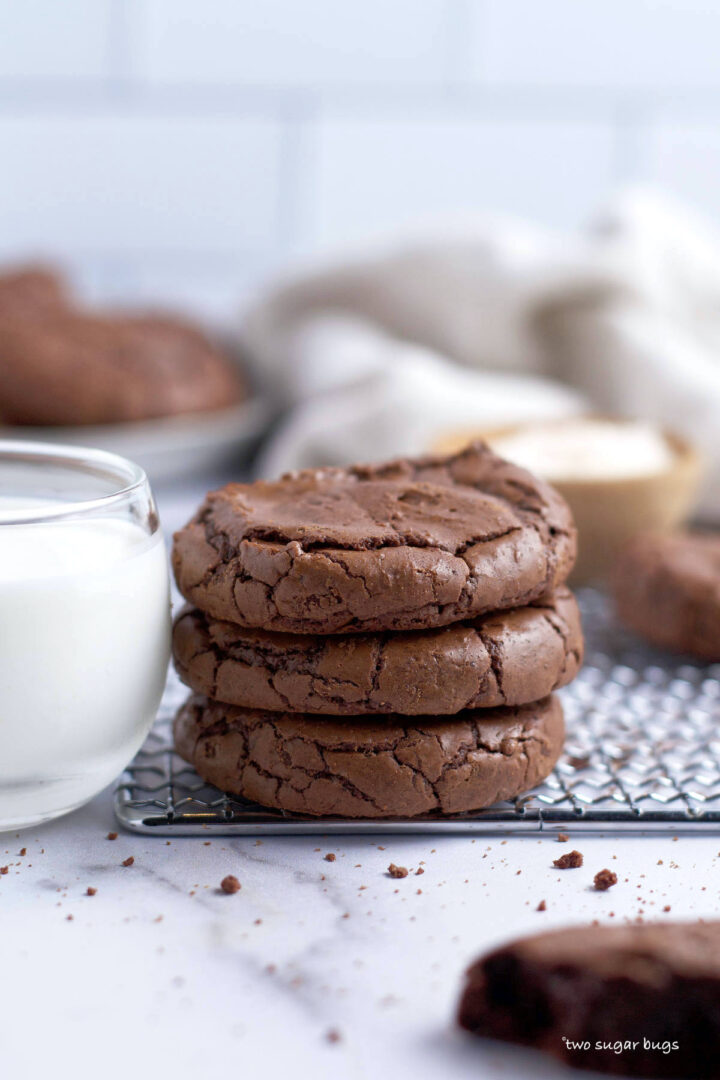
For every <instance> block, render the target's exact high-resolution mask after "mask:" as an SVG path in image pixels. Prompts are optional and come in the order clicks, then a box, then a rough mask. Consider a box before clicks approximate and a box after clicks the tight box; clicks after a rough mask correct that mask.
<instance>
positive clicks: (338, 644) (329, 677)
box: [173, 587, 583, 716]
mask: <svg viewBox="0 0 720 1080" xmlns="http://www.w3.org/2000/svg"><path fill="white" fill-rule="evenodd" d="M582 647H583V642H582V632H581V628H580V613H579V612H578V608H577V604H576V602H575V598H574V597H573V595H572V593H571V592H570V590H569V589H567V588H564V587H561V588H560V589H558V591H557V593H555V595H554V596H553V597H551V598H550V599H549V600H548V601H546V602H542V601H537V602H536V603H535V604H534V605H532V606H530V607H525V608H516V609H515V610H513V611H505V612H500V613H496V614H492V615H484V616H481V617H479V618H477V619H473V620H472V621H470V622H463V623H455V624H454V625H453V626H448V627H443V628H441V629H437V630H415V631H412V630H411V631H407V632H405V633H396V634H391V633H386V634H343V635H334V636H328V637H314V636H311V635H308V634H304V635H303V634H277V633H273V632H272V631H269V630H252V629H243V628H242V627H239V626H236V625H235V624H233V623H228V622H221V621H218V620H216V619H213V618H211V617H210V616H207V615H204V614H203V613H202V612H200V611H197V610H189V611H188V610H185V611H183V612H181V614H180V615H179V616H178V618H177V620H176V622H175V626H174V628H173V654H174V657H175V666H176V668H177V670H178V673H179V675H180V677H181V679H182V680H183V682H185V683H187V685H188V686H189V687H191V689H192V690H194V691H195V692H196V693H199V694H205V695H206V696H207V697H209V698H212V699H213V700H215V701H223V702H225V703H226V704H229V705H241V706H243V707H244V708H248V709H271V710H277V711H280V712H284V711H286V710H288V711H291V712H309V713H327V714H330V715H334V716H357V715H360V714H374V713H389V712H395V713H402V714H403V715H404V716H417V715H423V714H431V713H436V714H452V713H457V712H460V711H461V710H462V709H477V708H486V707H488V706H497V705H523V704H525V703H526V702H530V701H539V700H540V698H544V697H546V696H547V695H548V694H549V693H551V691H553V690H555V689H557V688H558V687H560V686H564V685H565V684H566V683H569V682H570V681H571V680H572V679H574V678H575V675H576V674H577V671H578V668H579V666H580V663H581V661H582Z"/></svg>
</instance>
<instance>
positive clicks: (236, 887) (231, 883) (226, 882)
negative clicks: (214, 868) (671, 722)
mask: <svg viewBox="0 0 720 1080" xmlns="http://www.w3.org/2000/svg"><path fill="white" fill-rule="evenodd" d="M220 888H221V889H222V891H223V892H224V893H230V894H232V893H236V892H240V890H241V889H242V885H241V884H240V882H239V881H238V879H237V878H236V877H235V875H234V874H228V875H227V876H226V877H224V878H223V879H222V881H221V882H220Z"/></svg>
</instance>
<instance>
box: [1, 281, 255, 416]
mask: <svg viewBox="0 0 720 1080" xmlns="http://www.w3.org/2000/svg"><path fill="white" fill-rule="evenodd" d="M0 294H1V290H0ZM0 360H1V362H0V420H2V421H3V422H5V423H8V424H30V425H75V424H108V423H118V422H127V421H134V420H147V419H152V418H157V417H162V416H175V415H179V414H185V413H194V412H203V411H206V410H211V409H221V408H224V407H226V406H229V405H232V404H234V403H236V402H237V401H239V400H240V399H241V398H242V397H243V396H244V393H243V388H242V384H241V380H240V376H239V374H238V372H237V369H236V367H235V365H234V364H233V362H232V361H231V360H230V359H229V357H227V356H226V355H225V354H224V352H222V350H220V349H219V348H218V347H217V346H216V345H215V344H213V343H212V342H211V341H210V340H209V339H208V338H207V337H206V336H205V335H204V334H203V333H201V332H200V331H199V330H197V329H196V328H195V327H194V326H191V325H189V324H187V323H185V322H183V321H182V320H180V319H176V318H173V317H170V316H163V315H145V316H129V315H128V316H125V315H94V314H86V313H84V312H79V311H76V310H72V309H60V310H57V311H55V312H51V313H45V314H44V316H43V318H42V319H29V318H25V319H3V318H0Z"/></svg>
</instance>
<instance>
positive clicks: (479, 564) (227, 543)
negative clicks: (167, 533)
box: [173, 443, 576, 634]
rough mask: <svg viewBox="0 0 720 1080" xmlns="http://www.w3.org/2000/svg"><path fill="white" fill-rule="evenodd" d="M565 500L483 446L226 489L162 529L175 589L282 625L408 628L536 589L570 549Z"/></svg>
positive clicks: (546, 590)
mask: <svg viewBox="0 0 720 1080" xmlns="http://www.w3.org/2000/svg"><path fill="white" fill-rule="evenodd" d="M575 547H576V545H575V530H574V526H573V524H572V518H571V515H570V511H569V509H568V507H567V505H566V503H565V502H564V501H563V500H562V499H561V498H560V496H559V495H558V494H557V493H556V492H555V491H553V489H552V488H551V487H549V486H548V485H547V484H545V483H543V482H542V481H540V480H536V479H535V478H534V477H532V476H531V475H530V473H527V472H525V470H523V469H519V468H517V467H516V466H514V465H510V464H509V463H508V462H506V461H503V460H502V459H501V458H498V457H497V456H496V455H495V454H493V453H492V451H491V450H489V449H488V447H487V446H485V445H484V444H483V443H476V444H474V445H472V446H470V447H468V448H467V449H465V450H463V451H461V452H460V453H458V454H455V455H453V456H451V457H446V458H438V457H429V458H422V459H420V460H416V461H395V462H391V463H390V464H387V465H368V466H354V467H349V468H345V469H340V468H334V469H318V470H308V471H306V472H299V473H291V474H289V475H288V476H285V477H283V478H282V479H281V480H277V481H274V482H267V481H259V482H257V483H254V484H228V485H227V487H224V488H222V489H221V490H220V491H216V492H212V493H211V494H209V495H208V496H207V499H206V500H205V503H204V505H203V506H202V507H201V508H200V510H199V512H198V514H197V515H196V516H195V518H193V520H192V521H191V522H190V523H189V524H188V525H187V526H186V527H185V528H184V529H182V530H181V531H180V532H178V533H177V534H176V535H175V545H174V550H173V565H174V569H175V575H176V578H177V582H178V586H179V588H180V591H181V592H182V593H183V594H184V595H185V597H186V598H187V599H188V600H189V601H190V602H191V603H193V604H194V605H195V606H196V607H199V608H200V609H201V610H202V611H206V612H208V614H210V615H213V616H214V617H215V618H217V619H226V620H228V621H230V622H235V623H239V624H241V625H242V626H255V627H260V628H262V629H265V630H280V631H283V632H289V633H318V634H335V633H341V632H343V631H347V632H357V631H364V630H368V631H375V630H414V629H426V628H428V627H431V626H446V625H448V624H449V623H453V622H458V621H459V620H461V619H465V618H468V617H469V616H472V615H476V614H481V613H483V612H485V611H496V610H498V609H503V608H511V607H520V606H523V605H525V604H529V603H531V602H532V601H533V600H536V599H538V598H539V597H541V596H547V595H549V594H550V593H551V592H552V591H553V590H554V589H555V588H556V587H557V586H558V585H559V584H560V583H561V582H563V581H564V580H565V578H566V576H567V574H568V572H569V570H570V568H571V567H572V563H573V559H574V557H575Z"/></svg>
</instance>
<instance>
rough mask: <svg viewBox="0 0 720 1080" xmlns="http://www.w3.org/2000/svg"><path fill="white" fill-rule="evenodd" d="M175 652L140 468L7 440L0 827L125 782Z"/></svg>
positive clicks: (160, 556)
mask: <svg viewBox="0 0 720 1080" xmlns="http://www.w3.org/2000/svg"><path fill="white" fill-rule="evenodd" d="M169 654H170V597H169V578H168V566H167V556H166V552H165V545H164V543H163V537H162V532H161V530H160V523H159V520H158V516H157V512H156V509H155V504H154V501H153V496H152V492H151V491H150V486H149V484H148V481H147V477H146V476H145V473H144V472H143V471H142V469H140V468H139V467H138V466H137V465H133V464H132V463H131V462H129V461H126V460H125V459H124V458H121V457H117V456H116V455H114V454H108V453H104V452H103V451H100V450H85V449H78V448H76V447H68V446H57V445H46V444H43V443H25V442H5V441H0V831H1V830H3V829H19V828H22V827H24V826H27V825H34V824H36V823H38V822H41V821H47V820H48V819H49V818H53V817H57V816H58V815H59V814H64V813H66V812H67V811H69V810H72V809H74V808H75V807H77V806H80V805H81V804H82V803H84V802H86V801H87V800H88V799H90V798H92V796H93V795H95V794H97V792H99V791H100V790H102V788H104V787H106V786H107V784H109V783H110V782H111V780H113V778H114V777H115V776H117V774H118V773H119V772H120V771H121V770H122V769H123V768H124V767H125V765H127V763H128V762H129V761H130V760H131V758H132V757H133V755H134V754H135V752H136V751H137V749H138V748H139V747H140V745H141V743H142V742H143V740H144V738H145V736H146V735H147V733H148V730H149V728H150V725H151V724H152V722H153V719H154V717H155V714H156V711H157V708H158V705H159V703H160V698H161V695H162V692H163V687H164V685H165V677H166V673H167V665H168V659H169Z"/></svg>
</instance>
